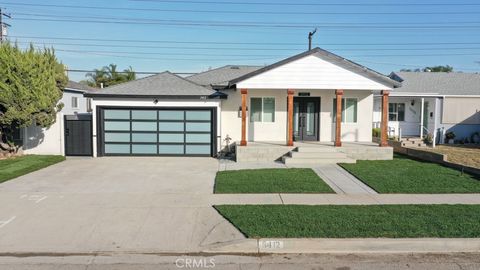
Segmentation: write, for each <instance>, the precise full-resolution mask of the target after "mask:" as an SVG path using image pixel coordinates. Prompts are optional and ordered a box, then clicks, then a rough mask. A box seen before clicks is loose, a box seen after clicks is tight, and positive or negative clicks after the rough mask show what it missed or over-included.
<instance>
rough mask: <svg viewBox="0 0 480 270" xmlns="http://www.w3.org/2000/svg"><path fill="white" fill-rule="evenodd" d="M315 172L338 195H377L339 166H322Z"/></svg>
mask: <svg viewBox="0 0 480 270" xmlns="http://www.w3.org/2000/svg"><path fill="white" fill-rule="evenodd" d="M313 171H315V173H317V174H318V176H320V178H322V179H323V181H325V183H327V184H328V185H329V186H330V187H331V188H332V189H333V190H334V191H335V192H336V193H338V194H377V192H376V191H375V190H373V189H372V188H370V187H369V186H367V185H365V184H364V183H363V182H362V181H360V180H358V179H357V178H355V177H354V176H353V175H351V174H350V173H349V172H347V171H345V170H344V169H343V168H342V167H340V166H338V165H337V164H320V165H318V166H317V167H315V168H313Z"/></svg>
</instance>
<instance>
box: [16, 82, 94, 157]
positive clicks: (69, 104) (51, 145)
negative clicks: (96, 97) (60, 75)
mask: <svg viewBox="0 0 480 270" xmlns="http://www.w3.org/2000/svg"><path fill="white" fill-rule="evenodd" d="M96 90H97V89H96V88H92V87H89V86H86V85H83V84H80V83H77V82H74V81H69V82H68V84H67V86H66V87H65V89H64V91H63V96H62V98H61V99H60V101H59V103H62V104H63V108H62V110H61V111H60V112H59V113H58V114H57V119H56V121H55V124H53V125H52V126H50V127H49V128H41V127H38V126H36V125H31V126H29V127H27V128H23V129H20V130H19V132H18V133H17V134H16V138H15V140H16V141H17V142H18V143H20V144H21V145H22V148H21V149H20V151H23V153H25V154H46V155H48V154H52V155H64V154H65V134H64V133H65V127H64V116H66V115H69V116H71V117H77V116H81V115H87V117H88V115H90V114H91V111H90V109H89V108H90V107H89V100H88V99H87V98H85V97H84V96H83V94H84V93H85V92H88V91H96ZM90 117H91V116H90Z"/></svg>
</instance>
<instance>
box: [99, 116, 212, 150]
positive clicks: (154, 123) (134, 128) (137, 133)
mask: <svg viewBox="0 0 480 270" xmlns="http://www.w3.org/2000/svg"><path fill="white" fill-rule="evenodd" d="M212 143H213V111H212V110H210V109H208V110H205V109H200V110H199V109H182V110H180V109H170V108H169V109H159V110H157V109H156V110H152V109H103V113H102V145H103V147H102V150H103V154H104V155H193V156H196V155H198V156H211V155H212V148H213V146H212Z"/></svg>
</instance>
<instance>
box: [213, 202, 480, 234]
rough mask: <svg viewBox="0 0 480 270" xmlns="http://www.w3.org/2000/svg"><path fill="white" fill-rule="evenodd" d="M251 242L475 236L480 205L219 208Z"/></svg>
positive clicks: (247, 206) (233, 206) (479, 226)
mask: <svg viewBox="0 0 480 270" xmlns="http://www.w3.org/2000/svg"><path fill="white" fill-rule="evenodd" d="M215 208H216V209H217V210H218V211H219V213H220V214H221V215H223V216H224V217H225V218H226V219H227V220H229V221H230V222H231V223H232V224H233V225H234V226H235V227H237V228H238V229H239V230H240V231H241V232H242V233H243V234H245V235H246V236H247V237H249V238H273V237H278V238H379V237H385V238H420V237H440V238H469V237H472V238H475V237H480V205H315V206H308V205H220V206H215Z"/></svg>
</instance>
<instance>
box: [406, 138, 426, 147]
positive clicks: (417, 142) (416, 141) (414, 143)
mask: <svg viewBox="0 0 480 270" xmlns="http://www.w3.org/2000/svg"><path fill="white" fill-rule="evenodd" d="M401 144H402V146H403V147H427V145H426V144H425V143H424V142H423V139H422V138H406V139H403V140H402V141H401Z"/></svg>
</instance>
